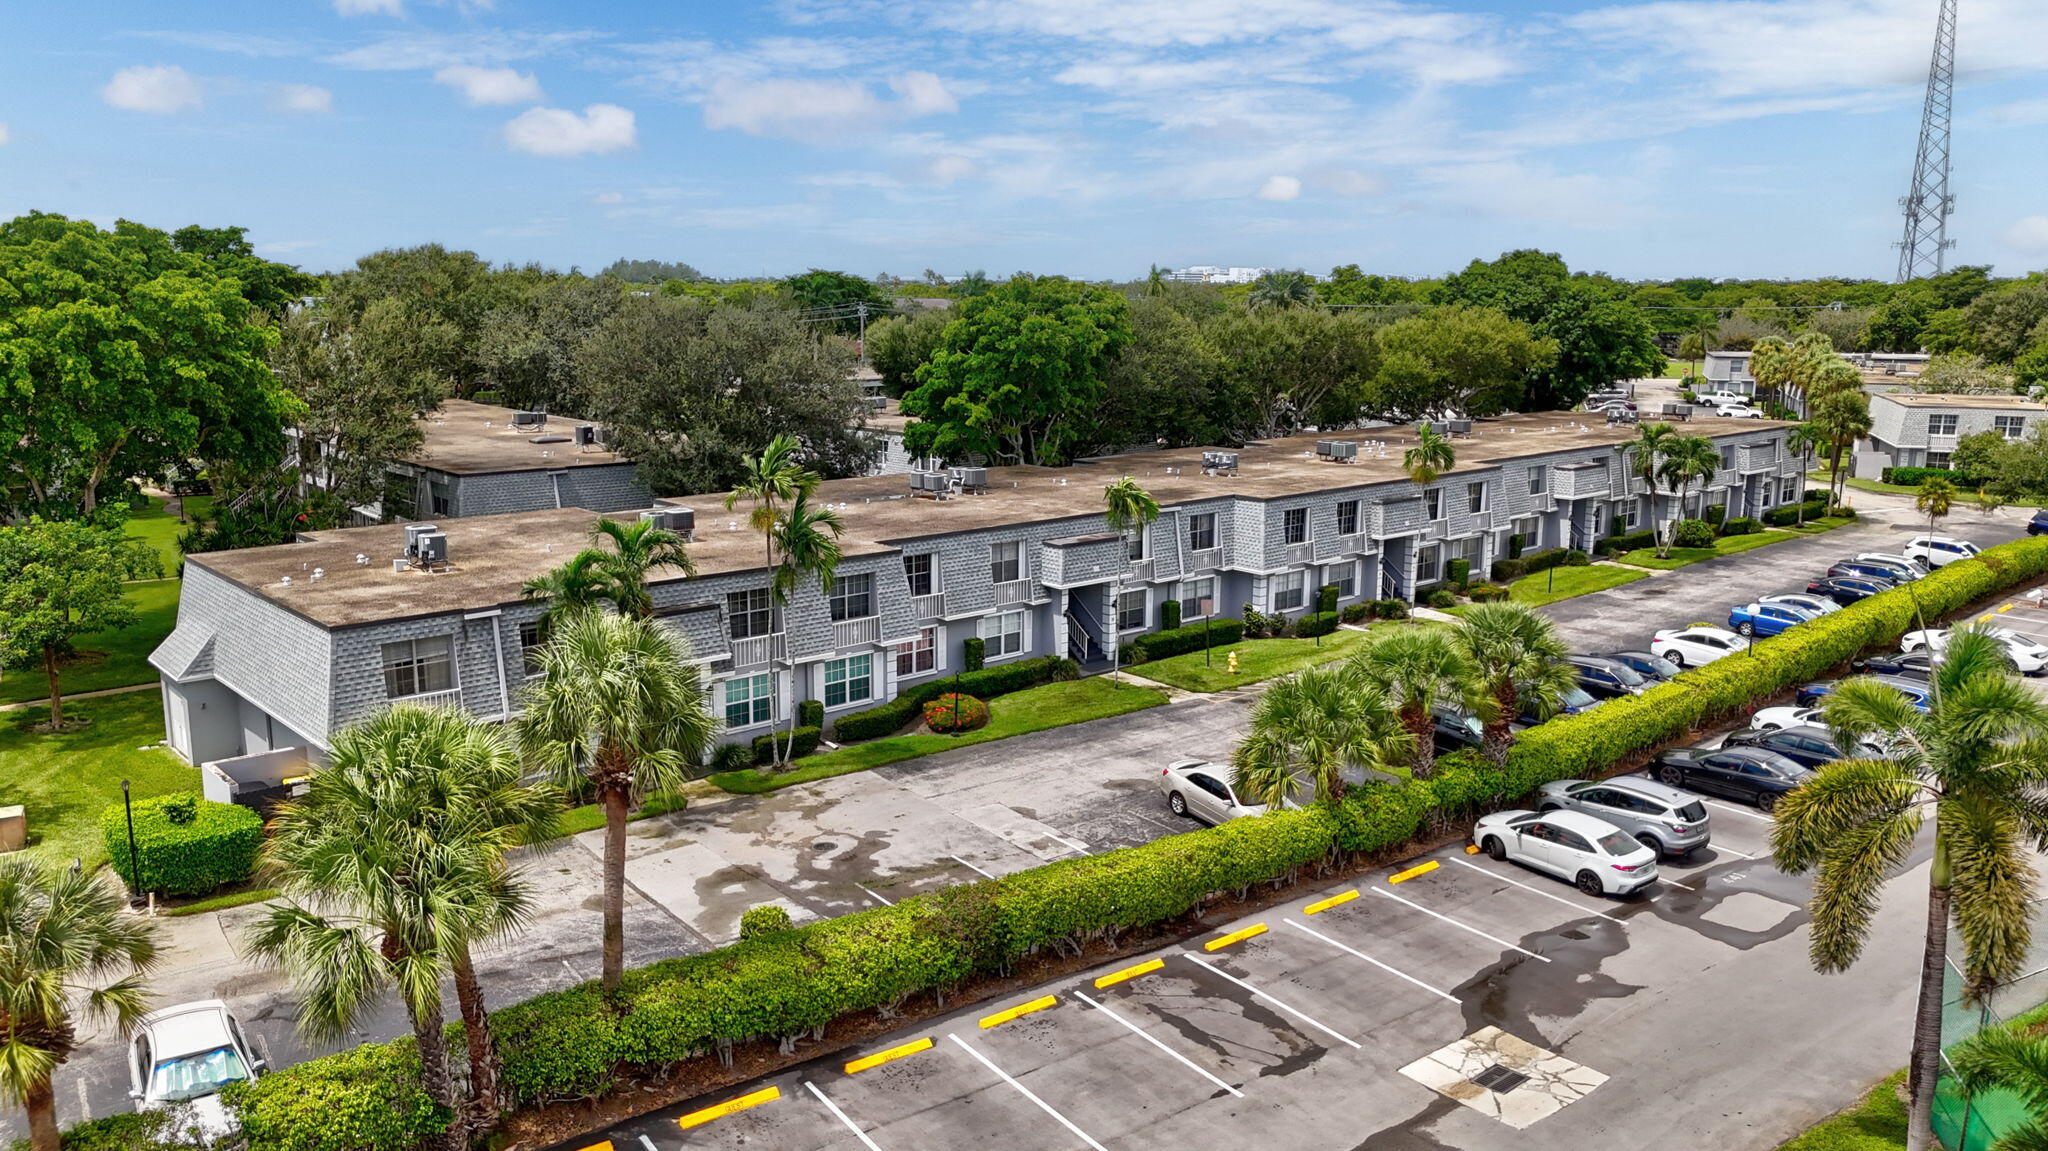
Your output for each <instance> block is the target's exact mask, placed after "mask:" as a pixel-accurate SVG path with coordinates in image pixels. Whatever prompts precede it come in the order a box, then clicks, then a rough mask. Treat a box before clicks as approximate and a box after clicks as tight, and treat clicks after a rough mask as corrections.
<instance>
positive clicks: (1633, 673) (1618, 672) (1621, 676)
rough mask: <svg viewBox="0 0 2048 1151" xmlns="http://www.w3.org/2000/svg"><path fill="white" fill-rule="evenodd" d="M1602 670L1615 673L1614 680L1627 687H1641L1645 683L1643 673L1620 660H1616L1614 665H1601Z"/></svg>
mask: <svg viewBox="0 0 2048 1151" xmlns="http://www.w3.org/2000/svg"><path fill="white" fill-rule="evenodd" d="M1600 670H1601V671H1608V672H1613V673H1614V678H1616V679H1618V680H1620V681H1621V682H1622V684H1623V685H1624V686H1627V687H1641V686H1643V684H1644V682H1645V680H1644V679H1643V675H1642V673H1641V672H1639V671H1637V670H1636V669H1634V668H1632V667H1630V666H1629V665H1627V664H1625V663H1622V662H1621V661H1620V660H1616V661H1615V662H1614V663H1612V664H1601V665H1600Z"/></svg>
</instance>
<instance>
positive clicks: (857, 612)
mask: <svg viewBox="0 0 2048 1151" xmlns="http://www.w3.org/2000/svg"><path fill="white" fill-rule="evenodd" d="M873 614H875V577H874V576H872V575H867V574H865V573H863V574H861V575H844V576H839V577H836V578H835V579H833V581H832V618H833V619H834V620H835V621H837V620H842V619H866V618H867V617H869V616H871V615H873Z"/></svg>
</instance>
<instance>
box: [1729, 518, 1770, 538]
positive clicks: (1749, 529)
mask: <svg viewBox="0 0 2048 1151" xmlns="http://www.w3.org/2000/svg"><path fill="white" fill-rule="evenodd" d="M1762 530H1764V525H1763V524H1762V523H1761V522H1759V521H1757V520H1755V519H1752V518H1750V517H1749V516H1737V517H1735V518H1734V519H1732V520H1729V521H1728V522H1726V523H1724V524H1722V525H1721V534H1722V535H1724V536H1748V535H1755V534H1756V533H1758V532H1760V531H1762Z"/></svg>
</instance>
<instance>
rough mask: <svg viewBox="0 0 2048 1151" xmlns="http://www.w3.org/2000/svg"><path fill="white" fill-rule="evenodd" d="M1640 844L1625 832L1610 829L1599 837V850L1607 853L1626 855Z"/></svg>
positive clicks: (1639, 846) (1638, 847)
mask: <svg viewBox="0 0 2048 1151" xmlns="http://www.w3.org/2000/svg"><path fill="white" fill-rule="evenodd" d="M1642 846H1643V845H1642V844H1640V843H1637V842H1636V841H1635V840H1633V839H1630V838H1629V837H1628V836H1627V835H1626V834H1625V833H1623V832H1619V831H1610V832H1608V833H1607V834H1606V835H1603V836H1601V837H1600V850H1602V851H1605V852H1606V853H1607V854H1609V855H1628V854H1629V853H1631V852H1634V851H1636V850H1638V849H1640V848H1641V847H1642Z"/></svg>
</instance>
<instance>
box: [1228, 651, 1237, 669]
mask: <svg viewBox="0 0 2048 1151" xmlns="http://www.w3.org/2000/svg"><path fill="white" fill-rule="evenodd" d="M1230 674H1232V675H1236V674H1237V653H1236V652H1231V653H1230Z"/></svg>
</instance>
